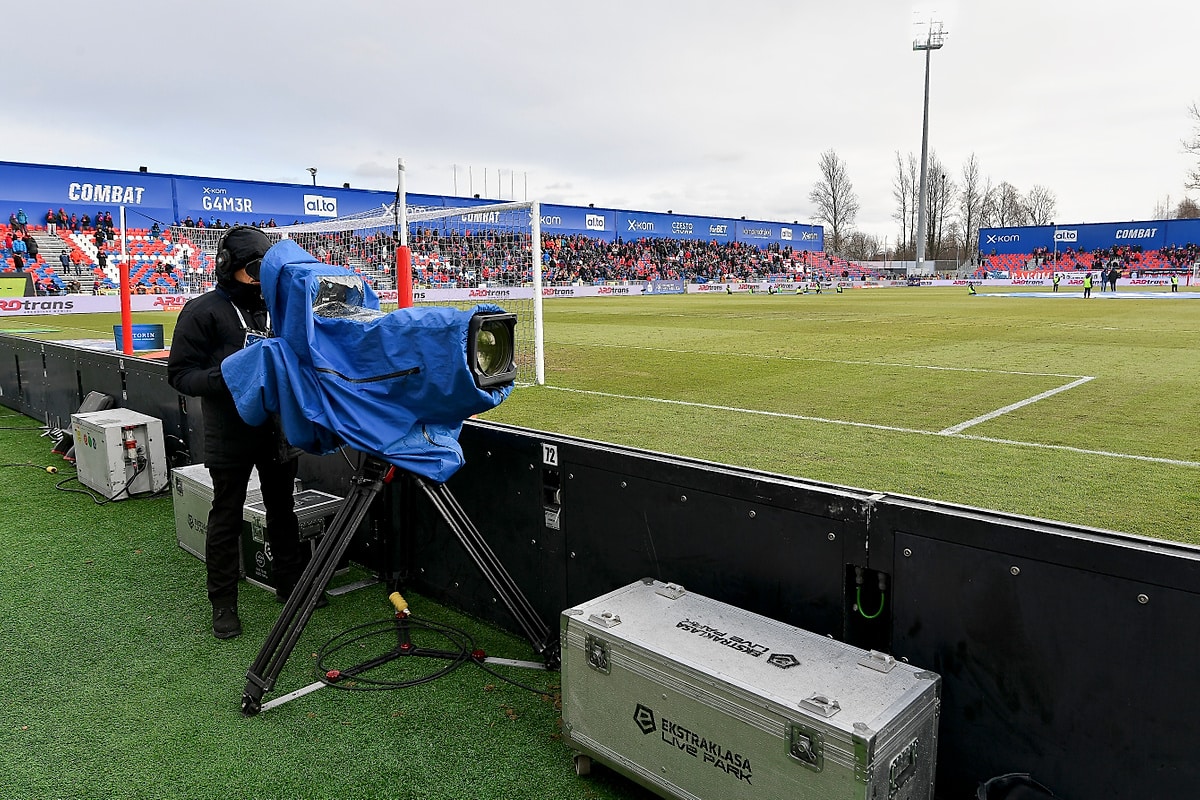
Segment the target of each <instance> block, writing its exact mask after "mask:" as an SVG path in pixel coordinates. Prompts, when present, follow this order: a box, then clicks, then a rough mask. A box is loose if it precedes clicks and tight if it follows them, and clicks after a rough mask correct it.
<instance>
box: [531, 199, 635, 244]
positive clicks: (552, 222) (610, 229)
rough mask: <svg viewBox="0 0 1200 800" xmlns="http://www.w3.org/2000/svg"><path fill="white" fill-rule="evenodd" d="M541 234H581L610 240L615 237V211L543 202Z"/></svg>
mask: <svg viewBox="0 0 1200 800" xmlns="http://www.w3.org/2000/svg"><path fill="white" fill-rule="evenodd" d="M541 210H542V233H543V234H546V233H548V234H556V233H557V234H564V235H575V234H583V235H585V236H590V237H592V238H593V239H600V240H602V241H605V242H611V241H613V240H614V239H615V238H617V212H615V211H612V210H609V209H603V208H590V207H589V208H583V207H580V206H560V205H557V204H554V203H543V204H542V206H541Z"/></svg>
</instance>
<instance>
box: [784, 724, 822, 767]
mask: <svg viewBox="0 0 1200 800" xmlns="http://www.w3.org/2000/svg"><path fill="white" fill-rule="evenodd" d="M788 755H789V756H791V757H792V758H794V759H796V760H797V761H799V762H800V763H801V764H803V765H804V766H806V767H808V768H809V769H811V770H812V771H813V772H820V771H821V770H822V769H824V768H825V737H824V735H822V733H821V732H820V731H818V730H817V729H816V728H810V727H809V726H807V725H801V724H800V723H798V722H793V723H792V726H791V736H790V737H789V742H788Z"/></svg>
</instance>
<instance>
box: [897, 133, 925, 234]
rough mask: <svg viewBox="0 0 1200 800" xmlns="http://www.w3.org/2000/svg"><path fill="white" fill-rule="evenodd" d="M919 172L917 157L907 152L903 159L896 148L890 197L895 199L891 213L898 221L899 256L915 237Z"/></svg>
mask: <svg viewBox="0 0 1200 800" xmlns="http://www.w3.org/2000/svg"><path fill="white" fill-rule="evenodd" d="M920 174H921V173H920V168H919V167H918V165H917V157H916V156H914V155H913V154H912V153H909V154H908V159H907V160H905V159H904V158H902V157H901V156H900V151H899V150H897V151H896V176H895V177H894V178H892V198H893V199H895V201H896V212H895V213H894V214H893V215H892V219H894V220H896V221H897V222H899V223H900V236H899V242H898V243H897V244H896V252H897V253H898V254H902V255H901V257H904V255H907V253H908V250H909V249H910V248H911V247H912V246H913V239H914V238H916V230H917V183H918V182H919V180H920Z"/></svg>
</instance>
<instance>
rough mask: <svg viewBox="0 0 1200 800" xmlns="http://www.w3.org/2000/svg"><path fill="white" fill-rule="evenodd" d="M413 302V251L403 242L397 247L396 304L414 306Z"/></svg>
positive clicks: (400, 306) (398, 305)
mask: <svg viewBox="0 0 1200 800" xmlns="http://www.w3.org/2000/svg"><path fill="white" fill-rule="evenodd" d="M412 304H413V292H412V251H411V250H409V249H408V245H406V244H402V245H400V246H399V247H397V248H396V305H397V307H399V308H412Z"/></svg>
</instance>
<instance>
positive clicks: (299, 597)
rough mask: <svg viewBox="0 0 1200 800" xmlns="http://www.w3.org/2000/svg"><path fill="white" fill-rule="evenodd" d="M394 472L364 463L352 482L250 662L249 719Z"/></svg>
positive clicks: (245, 707)
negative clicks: (261, 644) (350, 487)
mask: <svg viewBox="0 0 1200 800" xmlns="http://www.w3.org/2000/svg"><path fill="white" fill-rule="evenodd" d="M394 472H395V469H394V468H393V467H391V466H389V465H388V464H385V463H383V462H381V461H378V460H376V459H368V460H367V461H366V462H365V463H364V464H363V466H362V468H361V469H360V470H359V472H358V474H357V475H355V476H354V478H353V479H352V483H353V484H354V485H353V488H352V489H351V490H350V492H349V493H348V494H347V495H346V499H345V500H344V501H343V502H342V505H341V508H339V509H338V512H337V514H336V515H335V516H334V518H333V521H332V522H330V524H329V530H327V531H326V532H325V536H324V538H322V540H321V544H320V545H319V546H318V547H317V552H316V553H315V554H313V557H312V560H311V561H310V562H309V564H308V567H307V568H305V570H304V573H303V574H302V575H301V576H300V580H299V581H298V582H297V583H296V586H295V588H294V589H292V594H291V596H290V597H289V598H288V601H287V603H286V604H284V607H283V610H282V611H281V612H280V613H279V619H277V620H275V624H274V625H273V626H272V628H271V632H270V633H269V634H267V638H266V641H264V642H263V646H262V649H261V650H259V652H258V656H257V657H256V658H255V659H254V663H253V664H251V665H250V669H249V670H247V671H246V688H245V690H244V691H243V693H242V713H243V714H245V715H247V716H253V715H254V714H257V713H258V712H259V711H260V710H261V709H262V697H263V695H264V694H265V693H266V692H269V691H271V689H273V688H274V686H275V681H276V679H278V677H279V673H280V671H281V670H282V669H283V665H284V663H285V662H286V661H287V659H288V656H289V655H291V653H292V650H293V649H294V648H295V646H296V642H297V641H299V639H300V634H301V633H303V631H304V628H305V626H306V625H308V621H309V620H310V619H311V618H312V614H313V611H314V610H315V609H316V607H317V600H318V599H319V598H320V595H321V592H323V591H325V586H326V584H328V583H329V579H330V578H332V577H333V573H334V571H335V570H336V569H337V565H338V562H339V561H341V558H342V556H343V555H344V554H345V552H346V548H347V547H348V546H349V545H350V540H351V539H352V538H353V537H354V532H355V531H356V530H358V526H359V523H361V522H362V520H363V517H365V516H366V514H367V511H368V510H369V509H370V507H371V502H372V501H373V500H374V499H375V496H376V495H377V494H379V491H380V490H381V489H382V488H383V486H384V485H385V484H386V483H389V482H390V481H391V478H392V476H393V474H394Z"/></svg>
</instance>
